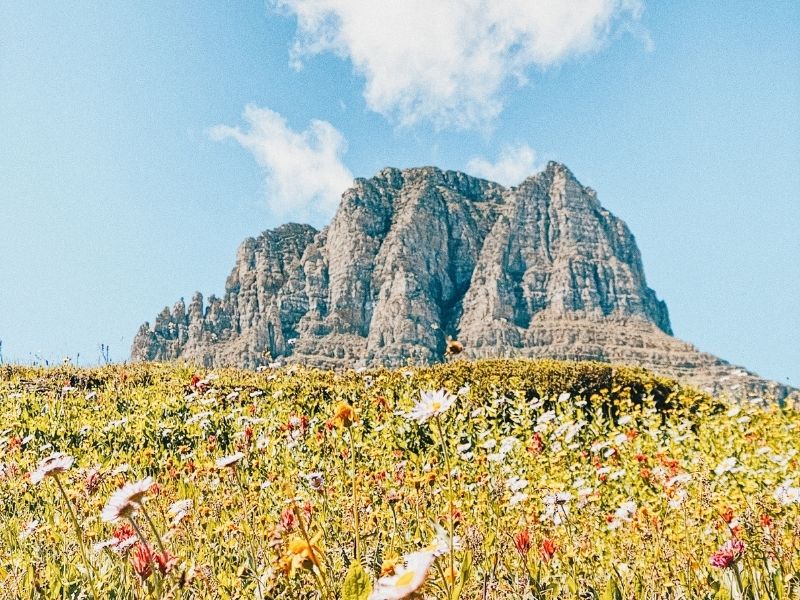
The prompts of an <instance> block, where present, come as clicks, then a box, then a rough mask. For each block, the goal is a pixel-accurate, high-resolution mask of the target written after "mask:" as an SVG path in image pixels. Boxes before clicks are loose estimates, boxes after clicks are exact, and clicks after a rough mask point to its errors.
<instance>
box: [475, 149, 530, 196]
mask: <svg viewBox="0 0 800 600" xmlns="http://www.w3.org/2000/svg"><path fill="white" fill-rule="evenodd" d="M540 170H541V168H540V167H538V166H537V165H536V152H534V150H533V148H531V147H530V146H528V144H518V145H516V146H504V147H503V149H502V150H501V151H500V156H499V157H498V158H497V162H490V161H488V160H486V159H485V158H480V157H475V158H471V159H470V160H469V162H468V163H467V171H468V172H470V173H472V174H474V175H477V176H479V177H483V178H484V179H488V180H489V181H496V182H497V183H502V184H503V185H505V186H511V185H516V184H518V183H521V182H522V181H523V180H524V179H525V178H527V177H530V176H531V175H533V174H535V173H536V172H537V171H540Z"/></svg>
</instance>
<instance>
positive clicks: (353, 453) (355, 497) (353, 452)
mask: <svg viewBox="0 0 800 600" xmlns="http://www.w3.org/2000/svg"><path fill="white" fill-rule="evenodd" d="M349 434H350V435H349V436H348V437H349V438H350V464H351V465H352V468H353V529H354V530H355V542H356V561H359V562H360V561H361V533H360V531H359V522H358V478H357V476H356V473H357V472H356V442H355V440H354V439H353V430H352V428H351V429H349Z"/></svg>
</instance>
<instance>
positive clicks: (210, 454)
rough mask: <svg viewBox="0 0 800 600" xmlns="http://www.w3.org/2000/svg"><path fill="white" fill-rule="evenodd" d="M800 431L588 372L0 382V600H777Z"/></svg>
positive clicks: (117, 370)
mask: <svg viewBox="0 0 800 600" xmlns="http://www.w3.org/2000/svg"><path fill="white" fill-rule="evenodd" d="M798 450H800V412H798V410H797V407H793V406H779V405H778V404H777V403H774V402H771V401H770V400H769V399H754V400H752V401H748V402H741V403H730V402H728V401H726V400H725V399H724V398H712V397H710V396H708V395H706V394H703V393H700V392H697V391H695V390H693V389H691V388H687V387H683V386H681V385H678V384H676V383H674V382H672V381H669V380H666V379H662V378H658V377H654V376H652V375H650V374H648V373H646V372H645V371H641V370H636V369H630V368H625V367H613V366H609V365H604V364H599V363H569V362H555V361H542V362H528V361H510V360H497V361H483V362H478V363H473V362H468V361H465V360H454V361H452V362H450V363H448V364H445V365H437V366H433V367H426V368H410V367H409V368H406V369H403V368H401V369H396V370H383V369H380V370H368V371H361V372H356V371H347V372H342V373H335V372H331V371H321V370H312V369H305V368H301V367H289V368H281V369H268V370H264V371H261V372H253V371H240V370H232V369H231V370H227V369H220V370H214V371H211V370H206V369H197V368H192V367H189V366H177V365H149V364H143V365H117V366H108V367H103V368H96V369H78V368H75V367H71V366H63V367H59V368H56V369H38V368H29V367H13V366H4V367H0V598H6V597H7V598H70V599H72V598H74V599H78V598H94V599H101V598H103V599H104V598H114V599H118V598H125V599H128V598H130V599H142V598H187V599H188V598H223V599H225V598H259V599H266V598H287V599H288V598H292V599H294V598H297V599H322V600H334V599H342V600H380V599H386V600H390V599H401V598H418V599H440V600H456V599H464V600H466V599H470V600H473V599H474V600H488V599H492V600H499V599H551V598H553V599H554V598H582V599H583V598H587V599H589V598H596V599H600V600H616V599H622V598H682V599H692V598H702V599H711V598H730V599H738V598H747V599H753V600H755V599H764V600H766V599H776V600H777V599H789V598H800V456H798Z"/></svg>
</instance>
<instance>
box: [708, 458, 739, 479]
mask: <svg viewBox="0 0 800 600" xmlns="http://www.w3.org/2000/svg"><path fill="white" fill-rule="evenodd" d="M737 470H738V469H736V457H734V456H729V457H728V458H726V459H725V460H723V461H722V462H721V463H719V464H718V465H717V467H716V468H715V469H714V473H716V474H717V475H718V476H719V475H722V474H723V473H734V472H736V471H737Z"/></svg>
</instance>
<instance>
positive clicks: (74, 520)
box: [53, 474, 97, 600]
mask: <svg viewBox="0 0 800 600" xmlns="http://www.w3.org/2000/svg"><path fill="white" fill-rule="evenodd" d="M53 479H55V480H56V485H57V486H58V490H59V491H60V492H61V496H62V497H63V498H64V502H65V503H66V504H67V509H68V510H69V516H70V517H71V518H72V525H73V526H74V527H75V535H76V536H77V537H78V546H79V547H80V549H81V556H82V557H83V564H84V565H86V576H87V577H88V578H89V587H90V588H91V590H92V598H95V600H97V590H95V588H94V577H92V565H91V564H89V559H88V558H87V556H86V547H85V546H84V545H83V536H82V535H81V526H80V525H79V524H78V516H77V515H76V514H75V509H74V508H73V507H72V502H70V501H69V498H68V497H67V492H66V491H65V490H64V486H63V485H61V480H60V479H59V478H58V475H57V474H53Z"/></svg>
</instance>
